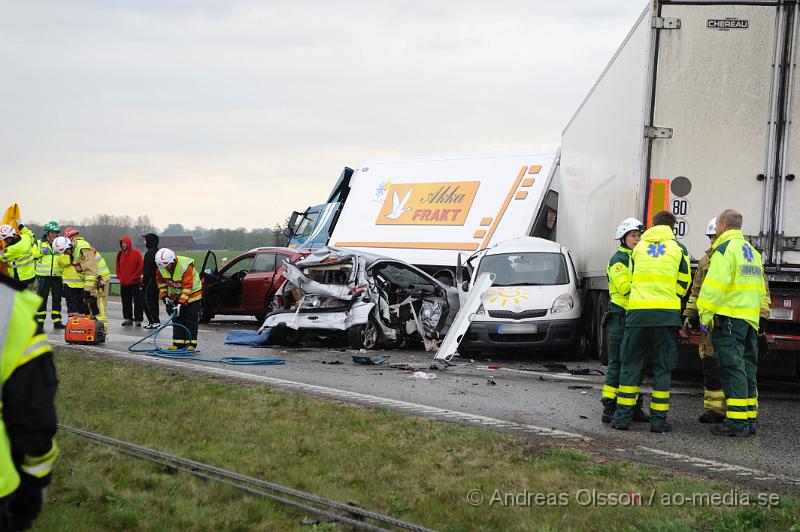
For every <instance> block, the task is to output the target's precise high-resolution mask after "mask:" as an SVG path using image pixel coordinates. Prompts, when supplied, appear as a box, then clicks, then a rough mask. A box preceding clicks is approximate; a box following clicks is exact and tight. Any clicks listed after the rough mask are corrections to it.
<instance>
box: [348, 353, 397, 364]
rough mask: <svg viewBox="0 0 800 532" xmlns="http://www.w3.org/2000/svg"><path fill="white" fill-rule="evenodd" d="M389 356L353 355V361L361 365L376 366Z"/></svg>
mask: <svg viewBox="0 0 800 532" xmlns="http://www.w3.org/2000/svg"><path fill="white" fill-rule="evenodd" d="M389 358H390V355H376V356H366V355H353V362H355V363H356V364H359V365H361V366H377V365H379V364H383V363H384V362H386V361H387V360H389Z"/></svg>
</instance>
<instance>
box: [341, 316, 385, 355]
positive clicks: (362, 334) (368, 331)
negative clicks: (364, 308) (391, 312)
mask: <svg viewBox="0 0 800 532" xmlns="http://www.w3.org/2000/svg"><path fill="white" fill-rule="evenodd" d="M347 335H348V339H349V340H350V348H351V349H367V350H371V349H377V348H378V347H379V346H380V336H381V333H380V331H379V330H378V324H377V323H375V320H374V319H372V317H370V318H369V319H367V323H365V324H364V325H354V326H353V327H350V328H349V329H347Z"/></svg>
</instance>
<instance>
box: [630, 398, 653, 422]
mask: <svg viewBox="0 0 800 532" xmlns="http://www.w3.org/2000/svg"><path fill="white" fill-rule="evenodd" d="M633 420H634V421H635V422H637V423H649V422H650V414H648V413H647V412H645V411H644V399H642V396H641V395H640V396H639V399H637V400H636V406H634V407H633Z"/></svg>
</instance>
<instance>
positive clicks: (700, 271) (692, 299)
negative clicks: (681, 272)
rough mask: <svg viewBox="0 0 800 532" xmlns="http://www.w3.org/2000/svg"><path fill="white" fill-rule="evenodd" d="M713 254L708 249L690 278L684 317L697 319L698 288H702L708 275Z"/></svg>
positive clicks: (710, 249)
mask: <svg viewBox="0 0 800 532" xmlns="http://www.w3.org/2000/svg"><path fill="white" fill-rule="evenodd" d="M712 253H714V248H713V247H711V248H708V249H707V250H706V252H705V254H704V255H703V256H702V257H700V260H698V261H697V270H695V272H694V277H693V278H692V289H691V291H690V292H689V300H688V301H687V302H686V308H685V309H683V315H684V316H686V317H690V318H694V317H697V315H698V314H697V296H698V295H699V294H700V287H701V286H703V280H705V278H706V274H707V273H708V267H709V266H710V265H711V254H712Z"/></svg>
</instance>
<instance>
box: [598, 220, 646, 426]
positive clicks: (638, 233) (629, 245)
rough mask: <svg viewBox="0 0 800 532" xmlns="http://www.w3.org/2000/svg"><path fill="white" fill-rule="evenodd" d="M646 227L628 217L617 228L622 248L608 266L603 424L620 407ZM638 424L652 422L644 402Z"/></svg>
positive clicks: (637, 410)
mask: <svg viewBox="0 0 800 532" xmlns="http://www.w3.org/2000/svg"><path fill="white" fill-rule="evenodd" d="M644 229H645V228H644V224H642V222H640V221H639V220H637V219H636V218H626V219H625V220H622V222H620V224H619V226H617V231H616V233H615V234H614V238H615V239H617V240H619V243H620V246H619V249H618V250H617V251H616V253H614V255H613V256H612V257H611V260H610V261H609V263H608V270H607V274H608V296H609V299H610V300H611V301H610V303H609V305H608V313H607V314H606V316H605V318H604V319H603V323H604V325H605V326H606V327H608V344H609V345H608V370H607V371H606V379H605V384H603V392H602V399H601V401H602V403H603V415H602V421H603V423H611V419H612V418H613V416H614V410H615V409H616V407H617V393H618V391H619V390H618V389H619V374H620V368H621V367H622V362H621V359H620V350H621V347H622V339H623V336H624V333H625V314H626V312H627V309H628V297H629V295H630V292H631V278H632V269H631V267H632V263H631V252H632V251H633V248H634V246H636V244H637V243H638V242H639V239H640V238H641V237H642V231H644ZM633 420H634V421H641V422H645V421H649V420H650V416H648V415H647V414H646V413H645V412H644V409H643V408H642V402H641V399H639V401H638V402H637V405H636V408H635V409H634V414H633Z"/></svg>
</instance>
